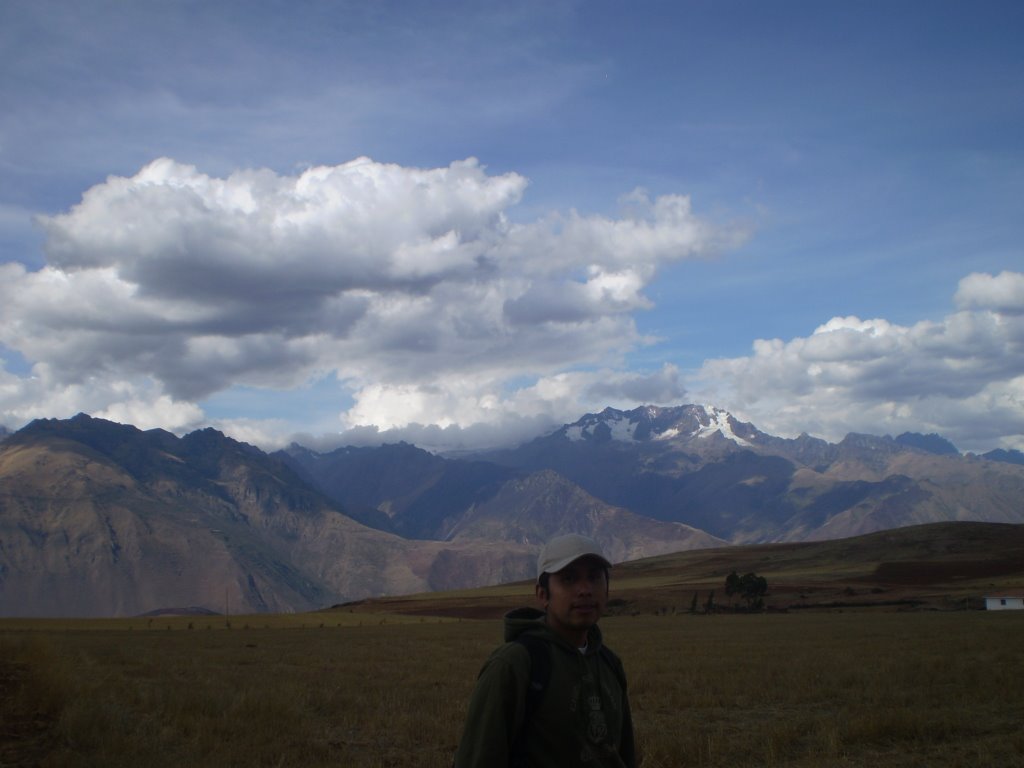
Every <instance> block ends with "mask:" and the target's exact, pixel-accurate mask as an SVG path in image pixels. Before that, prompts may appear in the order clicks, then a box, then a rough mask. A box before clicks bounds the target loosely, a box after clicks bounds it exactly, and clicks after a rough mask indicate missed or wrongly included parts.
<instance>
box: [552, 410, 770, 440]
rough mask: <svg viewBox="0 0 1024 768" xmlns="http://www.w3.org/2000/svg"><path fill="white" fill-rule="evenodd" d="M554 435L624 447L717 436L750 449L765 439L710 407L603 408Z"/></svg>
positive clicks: (727, 413)
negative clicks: (660, 441)
mask: <svg viewBox="0 0 1024 768" xmlns="http://www.w3.org/2000/svg"><path fill="white" fill-rule="evenodd" d="M556 434H562V435H564V436H565V437H566V438H567V439H568V440H573V441H588V440H589V441H596V442H601V441H605V440H617V441H619V442H626V443H629V442H636V443H640V442H648V441H652V440H691V439H693V440H700V439H708V438H711V437H713V436H715V435H718V436H720V437H722V438H725V439H727V440H731V441H733V442H734V443H736V444H737V445H739V446H743V447H751V446H752V445H754V444H755V443H757V441H758V440H759V439H762V441H763V438H764V437H766V435H765V434H764V433H763V432H760V431H759V430H758V429H757V428H756V427H755V426H754V425H752V424H747V423H745V422H741V421H738V420H737V419H736V418H735V417H734V416H733V415H732V414H730V413H729V412H728V411H725V410H723V409H721V408H716V407H715V406H711V405H682V406H677V407H673V408H659V407H658V406H654V405H647V406H643V407H642V408H635V409H633V410H632V411H619V410H616V409H615V408H605V409H604V410H603V411H601V413H598V414H593V413H588V414H587V415H586V416H584V417H583V418H581V419H579V420H578V421H576V422H574V423H572V424H567V425H565V426H564V427H562V428H561V429H560V430H558V432H556Z"/></svg>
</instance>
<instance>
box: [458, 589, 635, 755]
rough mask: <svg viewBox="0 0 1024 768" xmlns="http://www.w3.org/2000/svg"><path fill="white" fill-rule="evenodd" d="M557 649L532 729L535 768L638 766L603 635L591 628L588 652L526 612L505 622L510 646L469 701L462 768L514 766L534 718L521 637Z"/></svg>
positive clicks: (488, 666)
mask: <svg viewBox="0 0 1024 768" xmlns="http://www.w3.org/2000/svg"><path fill="white" fill-rule="evenodd" d="M525 632H529V633H533V634H536V635H537V636H539V637H542V638H543V639H544V640H546V641H547V642H548V643H549V645H550V649H551V676H550V679H549V681H548V684H547V688H546V690H545V692H544V698H543V701H542V702H541V703H540V706H539V708H538V710H537V711H536V712H535V713H533V715H532V716H531V717H530V722H529V723H527V724H526V727H527V729H528V730H527V732H526V734H525V743H526V758H527V765H528V766H529V767H530V768H575V766H586V768H634V767H635V765H636V757H635V754H634V743H633V719H632V715H631V714H630V709H629V698H628V697H627V695H626V690H625V689H624V687H623V686H622V685H621V684H620V683H619V676H618V675H617V674H616V673H615V671H614V670H613V669H612V668H611V667H610V666H609V663H608V661H606V660H605V658H604V657H603V656H602V654H601V653H600V652H599V649H600V647H601V630H600V629H599V628H598V627H597V626H596V625H595V626H594V627H592V628H591V629H590V633H589V636H588V641H587V650H586V653H580V651H579V649H578V648H574V647H572V645H571V644H570V643H568V642H567V641H566V640H565V639H563V638H562V637H561V636H559V635H557V634H556V633H555V632H553V631H552V630H550V629H549V628H548V626H547V624H545V623H544V614H543V613H541V612H540V611H538V610H535V609H532V608H521V609H519V610H516V611H512V612H511V613H509V614H507V615H506V616H505V641H506V642H505V644H504V645H502V646H501V647H499V648H498V649H497V650H495V651H494V653H492V654H491V656H490V658H489V659H488V660H487V662H486V663H485V664H484V666H483V669H481V670H480V675H479V677H478V678H477V684H476V690H475V691H474V692H473V697H472V699H471V700H470V703H469V713H468V715H467V717H466V726H465V730H464V732H463V735H462V741H461V742H460V743H459V749H458V752H457V753H456V756H455V768H508V766H509V765H510V762H509V760H510V751H511V749H512V745H513V742H514V741H515V739H516V736H517V735H518V734H519V731H520V728H522V727H523V720H524V718H525V714H526V695H527V687H528V686H529V684H530V654H529V651H528V650H527V648H526V647H525V646H523V644H522V643H518V642H513V641H514V640H515V638H516V637H517V636H519V635H520V634H521V633H525Z"/></svg>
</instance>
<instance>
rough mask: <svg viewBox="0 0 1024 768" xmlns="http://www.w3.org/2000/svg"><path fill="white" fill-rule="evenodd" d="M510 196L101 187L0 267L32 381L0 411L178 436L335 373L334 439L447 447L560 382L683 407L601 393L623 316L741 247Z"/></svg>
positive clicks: (139, 184) (540, 412)
mask: <svg viewBox="0 0 1024 768" xmlns="http://www.w3.org/2000/svg"><path fill="white" fill-rule="evenodd" d="M526 188H527V180H526V179H525V178H524V177H522V176H520V175H519V174H516V173H505V174H498V175H493V174H489V173H488V172H487V170H486V169H485V168H484V167H483V166H482V165H481V164H480V163H478V162H477V161H476V160H474V159H468V160H463V161H459V162H454V163H452V164H451V165H449V166H447V167H443V168H430V169H422V168H410V167H403V166H398V165H393V164H383V163H377V162H374V161H372V160H370V159H367V158H358V159H356V160H353V161H351V162H348V163H344V164H341V165H337V166H320V167H313V168H309V169H307V170H305V171H303V172H301V173H298V174H296V175H291V176H289V175H279V174H277V173H274V172H272V171H269V170H243V171H238V172H236V173H233V174H231V175H229V176H227V177H225V178H217V177H214V176H210V175H208V174H205V173H203V172H201V171H200V170H198V169H197V168H195V167H193V166H188V165H183V164H180V163H177V162H175V161H173V160H170V159H166V158H164V159H159V160H156V161H154V162H152V163H150V164H149V165H147V166H146V167H144V168H142V169H141V170H140V171H139V172H138V173H137V174H135V175H134V176H132V177H127V178H126V177H110V178H108V179H107V180H106V181H105V182H104V183H102V184H99V185H97V186H95V187H93V188H91V189H89V190H87V191H86V192H85V193H84V194H83V196H82V200H81V202H80V203H79V204H77V205H76V206H74V207H73V208H71V209H70V210H68V211H66V212H64V213H61V214H58V215H54V216H47V217H42V218H40V220H39V221H40V225H41V227H42V230H43V232H44V234H45V238H46V241H45V254H46V259H47V262H46V264H45V265H44V266H43V267H42V268H40V269H38V270H34V271H33V270H30V269H28V268H26V267H25V266H24V265H22V264H19V263H9V264H4V265H0V344H3V345H5V346H6V347H8V348H10V349H13V350H17V351H18V353H20V355H21V356H22V357H23V358H24V359H25V360H27V361H29V363H31V364H32V365H33V370H32V375H31V377H26V378H19V377H17V376H14V375H13V374H5V377H4V385H3V388H2V389H0V392H2V393H3V395H2V398H3V399H2V400H0V413H2V414H4V416H5V418H6V420H7V421H11V420H12V419H13V417H14V416H15V415H17V416H22V415H24V414H26V413H29V412H31V413H33V414H35V413H36V412H37V411H40V410H47V409H49V412H47V413H43V414H40V415H49V416H53V415H66V414H67V413H68V411H71V412H74V411H75V410H89V411H91V412H93V413H97V414H100V415H102V414H106V415H108V416H109V417H111V418H117V419H118V420H129V421H132V422H133V423H136V424H140V425H142V424H146V425H149V424H152V425H154V426H156V425H157V424H154V422H160V423H159V425H160V426H166V427H169V428H175V427H180V426H183V425H187V424H191V423H193V422H197V421H199V420H200V419H201V418H202V414H201V411H200V410H199V409H198V407H197V406H196V403H197V402H200V401H201V400H202V399H203V398H206V397H209V396H211V395H213V394H215V393H218V392H223V391H225V390H228V389H230V388H231V387H234V386H250V387H267V388H275V389H281V390H286V389H289V388H293V387H297V386H300V385H302V384H304V383H306V382H309V381H311V380H315V379H317V378H321V377H324V376H325V375H328V374H333V375H334V377H336V378H337V380H338V381H341V382H343V383H344V385H345V386H346V387H347V388H348V390H349V392H350V393H351V396H352V398H353V400H354V406H353V407H352V408H351V409H350V410H349V411H348V412H347V413H346V414H344V424H346V425H348V426H351V427H355V426H359V425H366V426H370V427H373V428H376V429H378V430H389V429H400V428H403V427H406V426H408V425H413V424H427V425H434V426H435V427H436V428H438V429H444V428H446V427H452V428H463V427H468V426H469V425H472V424H476V423H491V424H496V423H504V422H507V421H508V420H509V419H512V418H525V419H528V420H530V419H537V418H544V417H545V415H546V414H551V413H553V412H554V411H555V409H554V408H553V407H552V406H551V401H550V400H545V398H556V399H557V398H560V397H561V398H563V399H564V395H562V394H559V393H558V392H557V390H558V387H557V386H553V385H552V383H553V382H557V381H558V377H559V376H569V377H570V378H571V377H574V376H583V377H584V378H586V375H584V374H578V373H575V372H576V371H579V370H593V369H595V368H601V369H606V375H605V376H604V377H603V379H602V382H601V384H600V387H598V390H600V388H601V387H604V389H605V391H604V394H605V395H606V396H609V397H610V396H611V395H612V394H614V392H613V390H616V388H617V391H618V392H619V394H622V395H627V393H629V392H632V393H633V394H645V393H650V394H652V395H664V394H665V393H666V392H678V391H680V390H681V388H680V386H679V385H678V382H677V381H675V380H674V377H675V374H671V375H666V374H665V372H659V373H656V374H653V375H644V374H631V375H628V376H626V378H624V379H621V380H619V379H617V378H616V377H617V376H619V374H615V372H614V368H615V365H616V361H618V360H621V358H622V355H624V354H625V353H627V352H629V351H630V350H632V349H634V348H636V347H637V346H638V345H640V344H643V343H644V342H645V340H644V339H643V338H642V337H641V336H640V335H639V334H638V332H637V329H636V325H635V322H634V317H633V315H634V313H635V312H636V311H638V310H642V309H644V308H647V307H649V306H650V302H649V300H648V299H647V297H646V296H645V295H644V290H645V288H646V287H647V286H648V285H649V284H650V282H651V281H652V280H653V279H654V278H655V275H656V273H657V271H658V269H659V268H660V267H661V266H663V265H664V264H666V263H669V262H672V261H676V260H679V259H685V258H689V257H692V256H698V255H704V254H708V253H711V252H714V251H716V250H718V249H720V248H722V247H723V246H727V245H729V244H732V243H734V242H736V240H737V238H738V235H737V234H736V233H734V232H728V231H723V230H721V229H717V228H714V227H712V226H710V225H709V224H708V223H706V222H705V221H703V220H702V219H700V218H699V217H697V216H696V215H695V214H694V213H693V211H692V209H691V206H690V202H689V200H688V198H686V197H683V196H679V195H668V196H664V197H659V198H655V199H653V200H652V199H650V198H649V197H648V196H647V195H646V194H645V193H644V192H643V191H640V190H638V191H636V192H634V193H632V194H631V195H630V196H629V197H628V199H627V200H626V203H627V205H626V206H625V208H624V211H623V213H622V215H621V216H619V217H617V218H612V217H607V216H590V215H583V214H580V213H578V212H576V211H570V212H568V213H565V214H563V213H559V212H552V213H551V214H549V215H547V216H545V217H543V218H541V219H539V220H537V221H533V222H528V223H513V222H512V221H511V220H510V218H509V216H508V211H509V209H510V208H511V207H513V206H515V205H516V204H517V203H518V202H519V201H520V199H521V198H522V196H523V195H524V193H525V191H526ZM609 366H610V367H609ZM607 371H611V373H610V374H608V373H607ZM617 381H618V382H619V383H618V384H616V383H615V382H617ZM545 382H547V384H545ZM576 383H577V384H578V383H579V382H576ZM593 384H594V382H592V381H591V382H587V384H586V386H591V385H593ZM549 385H550V386H549ZM548 390H550V391H548ZM585 391H586V390H585V388H584V389H583V390H579V389H578V390H576V394H574V395H573V397H572V399H573V401H574V404H579V403H580V402H583V401H585V400H587V397H586V396H585ZM12 392H13V394H12ZM339 399H340V398H339ZM644 399H650V398H647V397H645V398H644ZM517 409H524V410H522V411H518V410H517ZM513 413H515V414H516V415H515V416H514V417H513V416H512V415H511V414H513ZM239 428H240V429H249V430H250V431H251V430H253V429H254V428H253V427H252V425H248V426H246V425H245V424H242V423H240V425H239ZM252 434H255V432H252Z"/></svg>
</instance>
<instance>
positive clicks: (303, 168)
mask: <svg viewBox="0 0 1024 768" xmlns="http://www.w3.org/2000/svg"><path fill="white" fill-rule="evenodd" d="M1022 32H1024V7H1022V6H1021V5H1020V4H1019V3H1016V2H980V3H974V4H966V3H944V2H899V3H891V2H888V3H883V2H861V3H821V2H806V3H805V2H776V3H760V2H721V3H703V2H701V3H697V2H671V3H669V2H665V3H661V2H659V3H653V2H652V3H644V2H638V3H629V4H627V3H621V2H523V3H486V2H453V3H431V4H427V3H416V2H378V3H354V2H352V3H346V2H332V3H326V2H305V3H303V2H298V3H295V2H290V3H283V2H282V3H276V2H250V3H241V2H219V3H218V2H212V3H206V2H202V3H201V2H162V3H156V2H139V3H120V2H109V3H105V2H73V3H72V2H45V0H44V1H41V2H32V3H28V2H8V3H4V4H2V5H0V101H2V103H3V104H4V105H5V107H4V109H3V110H2V111H0V423H2V424H4V425H6V426H8V427H10V428H17V427H20V426H21V425H23V424H24V423H26V422H27V421H28V420H30V419H32V418H38V417H66V416H70V415H73V414H74V413H77V412H78V411H86V412H89V413H92V414H93V415H97V416H103V417H106V418H112V419H115V420H118V421H125V422H130V423H133V424H136V425H138V426H140V427H143V428H149V427H156V426H160V427H164V428H167V429H172V430H174V431H178V432H182V431H187V430H189V429H193V428H196V427H200V426H206V425H213V426H216V427H218V428H220V429H223V430H224V431H225V432H227V433H229V434H232V435H233V436H236V437H239V438H240V439H245V440H248V441H250V442H254V443H256V444H259V445H261V446H264V447H268V448H272V447H275V446H277V445H280V444H283V443H285V442H287V441H288V440H291V439H293V438H295V437H298V438H299V439H300V441H303V442H306V443H307V444H316V445H323V446H327V445H332V444H337V443H339V442H342V443H343V442H374V441H379V440H389V441H390V440H397V439H407V440H410V441H412V442H415V443H417V444H421V445H424V446H426V447H431V448H438V449H441V448H467V447H477V446H486V445H495V444H501V443H505V442H510V441H511V442H516V441H519V440H522V439H527V438H529V437H531V436H533V435H535V434H537V433H538V432H541V431H543V430H545V429H548V428H550V427H551V426H552V425H558V424H561V423H563V422H567V421H573V420H575V419H576V418H578V417H579V416H580V415H582V414H583V413H584V412H586V411H588V410H598V409H600V408H603V407H604V406H606V405H612V406H615V407H620V408H629V407H634V406H636V405H641V404H647V403H654V404H661V405H672V404H681V403H685V402H706V403H710V404H713V405H716V406H719V407H722V408H726V409H728V410H730V411H732V412H733V413H735V414H736V415H737V416H739V417H740V418H743V419H744V420H749V421H752V422H753V423H755V424H756V425H757V426H759V427H760V428H762V429H764V430H766V431H770V432H774V433H776V434H782V435H790V436H791V435H796V434H799V433H800V432H803V431H807V432H809V433H811V434H815V435H818V436H821V437H825V438H827V439H832V440H837V439H840V438H841V437H842V436H843V435H845V434H846V433H847V432H850V431H858V432H873V433H878V434H886V433H888V434H894V435H895V434H899V433H901V432H904V431H917V432H925V433H928V432H939V433H941V434H943V435H945V436H947V437H948V438H950V439H952V440H953V441H954V442H955V443H956V444H957V446H958V447H960V448H961V449H962V450H974V451H985V450H989V449H991V448H995V447H1005V448H1013V447H1015V448H1024V437H1022V434H1024V347H1022V342H1024V249H1022V235H1024V215H1022V211H1021V206H1022V200H1024V153H1022V149H1024V48H1022V46H1021V45H1020V44H1019V41H1020V38H1021V33H1022Z"/></svg>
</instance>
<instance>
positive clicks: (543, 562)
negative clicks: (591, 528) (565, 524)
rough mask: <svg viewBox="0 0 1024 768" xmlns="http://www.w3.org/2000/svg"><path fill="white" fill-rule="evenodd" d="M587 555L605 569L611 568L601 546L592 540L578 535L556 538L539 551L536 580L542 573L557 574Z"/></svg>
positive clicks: (568, 534) (570, 534) (572, 534)
mask: <svg viewBox="0 0 1024 768" xmlns="http://www.w3.org/2000/svg"><path fill="white" fill-rule="evenodd" d="M588 555H589V556H591V557H596V558H597V559H598V560H600V561H601V562H602V563H604V566H605V568H611V567H612V564H611V563H610V562H608V558H606V557H605V556H604V553H603V552H602V551H601V545H600V544H598V543H597V542H596V541H594V540H593V539H591V538H589V537H587V536H580V535H579V534H578V533H567V534H565V535H564V536H556V537H555V538H553V539H551V541H549V542H548V543H547V544H545V545H544V549H542V550H541V551H540V557H538V558H537V578H538V579H539V578H540V577H541V574H543V573H558V572H559V571H560V570H562V569H563V568H565V566H567V565H569V564H570V563H572V562H574V561H576V560H579V559H580V558H581V557H587V556H588Z"/></svg>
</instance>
